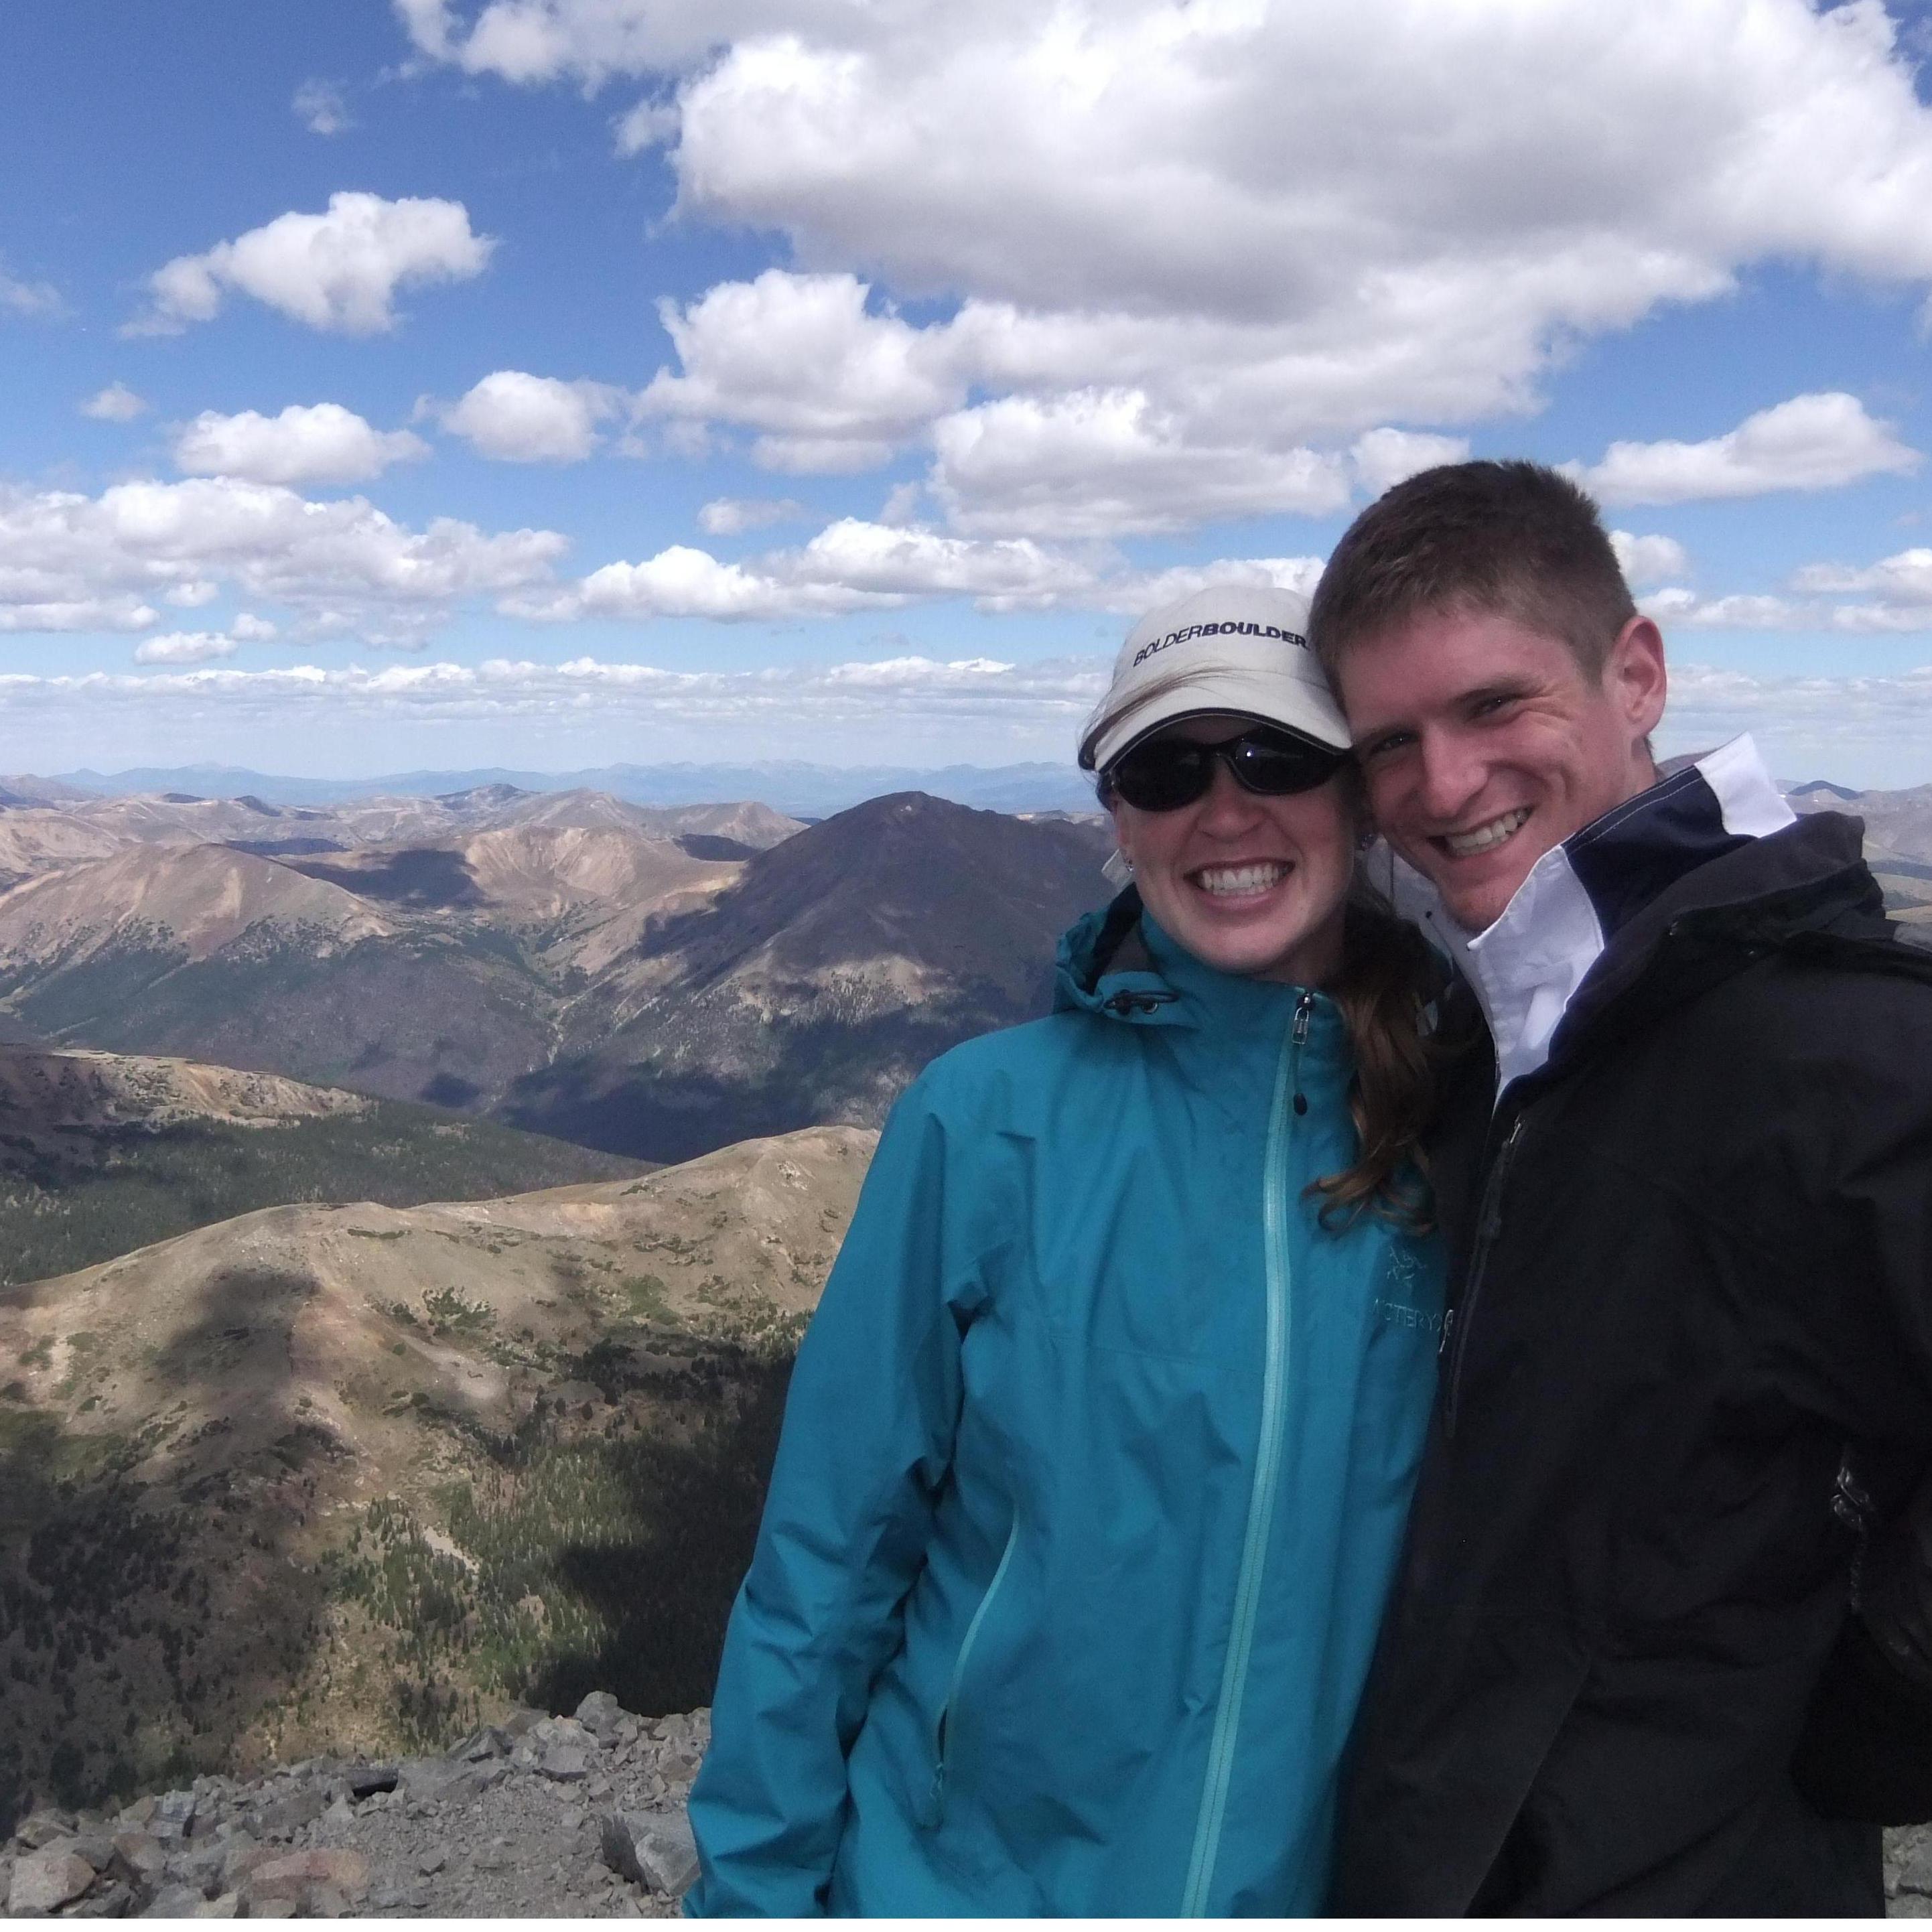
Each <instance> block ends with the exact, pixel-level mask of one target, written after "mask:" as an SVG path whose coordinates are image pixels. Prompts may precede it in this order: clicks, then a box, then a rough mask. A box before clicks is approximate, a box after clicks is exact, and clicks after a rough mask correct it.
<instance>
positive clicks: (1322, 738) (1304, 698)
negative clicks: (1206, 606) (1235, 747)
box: [1080, 671, 1350, 772]
mask: <svg viewBox="0 0 1932 1932" xmlns="http://www.w3.org/2000/svg"><path fill="white" fill-rule="evenodd" d="M1203 682H1205V680H1204V681H1203ZM1209 690H1211V693H1212V695H1211V697H1210V696H1209ZM1209 690H1204V689H1203V688H1202V685H1200V684H1196V685H1193V688H1189V687H1188V686H1187V685H1182V686H1180V687H1178V688H1175V689H1172V690H1168V691H1163V692H1161V693H1160V695H1159V696H1157V697H1151V698H1150V699H1149V700H1148V702H1147V703H1145V704H1142V705H1135V706H1130V708H1129V709H1127V710H1126V711H1125V712H1124V713H1123V714H1122V715H1120V716H1119V717H1117V718H1112V719H1110V720H1109V721H1108V723H1107V724H1106V728H1105V729H1104V730H1101V731H1100V732H1097V733H1095V734H1094V736H1091V737H1090V738H1089V739H1088V740H1087V742H1085V744H1084V745H1082V746H1081V748H1080V763H1081V764H1082V766H1083V767H1084V768H1085V769H1088V770H1089V771H1097V772H1100V771H1105V770H1106V769H1107V767H1108V766H1109V765H1111V764H1112V763H1113V762H1114V761H1115V759H1117V758H1118V757H1121V756H1122V755H1123V754H1125V753H1126V752H1127V751H1131V750H1132V749H1133V748H1134V746H1135V745H1138V744H1139V743H1140V742H1142V739H1146V738H1151V736H1153V735H1154V733H1156V732H1157V731H1159V730H1162V729H1163V727H1165V726H1167V725H1169V724H1178V723H1180V722H1181V721H1182V720H1183V719H1184V718H1254V719H1255V720H1256V721H1258V722H1259V723H1261V724H1277V725H1279V726H1280V727H1281V728H1282V729H1283V730H1285V731H1292V732H1294V733H1295V735H1296V736H1298V737H1302V738H1306V739H1308V740H1309V741H1310V742H1311V743H1313V744H1317V745H1323V746H1325V748H1327V749H1328V750H1330V751H1347V750H1349V748H1350V741H1349V727H1348V725H1347V724H1346V722H1345V721H1343V716H1342V713H1341V711H1340V708H1339V707H1338V706H1337V704H1336V703H1335V701H1334V699H1333V698H1332V697H1329V696H1328V693H1327V692H1326V691H1321V692H1319V693H1318V692H1317V691H1316V689H1315V688H1313V686H1312V685H1307V684H1304V683H1303V682H1301V681H1300V680H1299V679H1297V680H1295V682H1293V683H1292V684H1289V685H1287V686H1286V692H1285V691H1284V680H1283V679H1281V678H1280V677H1279V676H1274V677H1268V676H1242V675H1241V674H1240V673H1229V672H1226V671H1223V672H1220V673H1217V675H1216V676H1215V677H1214V680H1213V682H1212V685H1211V686H1210V687H1209ZM1204 699H1206V700H1208V701H1206V702H1204V701H1203V700H1204Z"/></svg>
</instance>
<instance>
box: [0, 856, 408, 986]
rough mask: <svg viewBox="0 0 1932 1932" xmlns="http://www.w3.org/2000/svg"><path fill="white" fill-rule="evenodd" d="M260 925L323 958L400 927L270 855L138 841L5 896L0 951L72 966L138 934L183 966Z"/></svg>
mask: <svg viewBox="0 0 1932 1932" xmlns="http://www.w3.org/2000/svg"><path fill="white" fill-rule="evenodd" d="M261 926H273V927H274V928H275V929H276V930H277V931H278V932H284V933H286V932H295V931H299V932H302V935H304V939H305V944H306V945H307V946H308V947H309V948H310V950H311V951H312V952H314V953H317V954H318V955H321V954H324V953H327V952H329V951H330V950H337V949H340V948H341V947H347V946H351V945H353V944H355V943H356V941H359V940H362V939H369V938H383V937H387V936H389V935H391V934H392V933H393V932H394V931H395V927H394V926H393V925H392V923H391V922H389V921H388V920H386V919H384V918H383V916H382V915H381V914H380V913H378V912H377V910H375V909H374V907H371V906H370V905H368V904H366V903H365V902H364V901H362V900H360V899H358V898H356V897H354V896H353V895H351V894H350V893H348V892H344V891H343V890H342V889H341V888H340V887H339V886H332V885H330V884H329V883H326V882H324V881H320V880H314V879H309V878H305V877H303V876H302V874H300V873H299V872H296V871H291V870H290V868H288V867H287V866H286V865H278V864H277V863H275V862H274V861H273V860H272V859H263V858H258V857H257V856H254V854H253V853H247V852H237V851H234V850H230V849H229V847H226V846H224V845H184V846H168V845H163V846H152V845H136V846H132V847H128V848H127V849H125V850H122V851H120V852H118V853H115V854H114V855H113V856H111V857H109V858H107V859H101V860H99V861H98V862H95V863H94V864H92V865H77V866H71V867H68V868H65V869H64V870H62V871H58V872H53V873H49V874H45V875H44V876H43V877H39V878H34V879H29V880H27V881H26V883H24V884H21V885H18V886H15V887H13V889H12V890H11V891H10V892H6V893H4V894H0V959H6V960H7V961H8V962H10V963H13V964H14V965H17V967H28V968H30V967H31V966H34V965H51V964H52V963H54V962H60V963H61V964H62V965H71V964H73V963H74V962H76V961H77V960H80V959H86V958H88V957H89V956H92V955H93V954H95V953H99V952H101V951H102V950H104V949H109V948H113V949H115V950H125V949H126V948H127V946H128V945H129V944H130V941H138V942H139V944H140V945H141V946H142V947H144V948H145V950H150V951H153V952H158V953H165V954H168V955H170V956H173V957H175V959H177V960H178V961H179V962H181V963H186V962H190V961H196V960H204V959H209V958H211V957H212V956H214V954H216V953H220V951H222V950H223V949H224V948H226V947H229V946H232V945H233V944H235V942H236V941H238V940H239V939H241V938H242V936H243V935H245V934H246V933H248V932H251V929H255V928H257V927H261Z"/></svg>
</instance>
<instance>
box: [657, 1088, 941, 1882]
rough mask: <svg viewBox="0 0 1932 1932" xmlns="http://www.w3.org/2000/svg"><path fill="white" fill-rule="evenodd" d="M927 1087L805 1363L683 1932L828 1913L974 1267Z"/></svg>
mask: <svg viewBox="0 0 1932 1932" xmlns="http://www.w3.org/2000/svg"><path fill="white" fill-rule="evenodd" d="M925 1087H926V1082H921V1083H919V1085H916V1086H915V1087H914V1088H913V1089H911V1090H910V1091H909V1092H908V1093H907V1094H906V1095H905V1097H904V1098H903V1099H902V1100H901V1102H900V1103H899V1105H898V1107H897V1108H896V1109H895V1110H894V1112H893V1114H892V1118H890V1120H889V1121H888V1123H887V1124H886V1130H885V1132H884V1133H883V1136H881V1137H880V1142H879V1146H878V1151H877V1154H875V1156H874V1159H873V1162H872V1166H871V1172H869V1173H868V1175H867V1177H866V1179H865V1186H864V1188H863V1190H862V1193H861V1194H860V1197H859V1205H858V1208H857V1209H856V1212H855V1213H854V1214H853V1218H852V1223H851V1226H850V1229H849V1230H848V1231H847V1234H846V1237H845V1240H844V1245H843V1247H842V1248H841V1250H840V1253H839V1256H838V1262H837V1264H836V1265H835V1267H834V1268H833V1269H832V1274H831V1277H830V1279H829V1280H828V1281H827V1283H826V1288H825V1292H824V1294H823V1297H822V1298H821V1299H820V1304H819V1307H818V1310H817V1313H816V1314H815V1315H814V1316H813V1318H812V1320H811V1326H810V1328H809V1329H808V1331H807V1332H806V1334H805V1340H804V1341H803V1343H802V1344H801V1346H800V1347H799V1355H798V1361H797V1365H796V1368H795V1369H794V1370H793V1376H792V1382H791V1388H790V1395H789V1397H788V1400H787V1403H786V1408H785V1418H784V1427H783V1430H781V1435H780V1439H779V1445H778V1457H777V1461H776V1463H775V1466H774V1469H773V1471H772V1482H771V1487H770V1490H769V1492H768V1493H767V1496H766V1502H765V1512H764V1518H763V1523H762V1524H761V1525H760V1529H759V1532H758V1540H757V1548H756V1550H755V1553H754V1556H753V1557H752V1560H751V1570H750V1572H749V1574H748V1575H747V1577H745V1582H744V1585H743V1587H742V1589H740V1591H739V1595H738V1599H737V1602H736V1605H735V1606H734V1607H733V1610H732V1613H731V1619H730V1626H729V1628H728V1630H727V1634H726V1637H725V1640H724V1656H723V1659H722V1661H721V1664H720V1667H719V1671H718V1688H717V1692H716V1695H715V1700H714V1703H713V1706H712V1737H711V1745H710V1748H709V1752H708V1753H707V1754H706V1759H705V1762H704V1766H703V1770H702V1772H701V1773H700V1776H699V1778H698V1780H697V1784H696V1786H695V1787H694V1790H693V1791H692V1793H691V1826H692V1829H693V1831H694V1834H695V1836H696V1838H697V1848H698V1855H699V1859H700V1866H701V1876H700V1879H699V1880H698V1882H697V1885H695V1886H694V1888H693V1889H692V1891H691V1893H690V1894H689V1895H688V1897H687V1898H686V1900H685V1912H686V1914H687V1915H689V1916H694V1917H711V1916H723V1917H767V1916H777V1917H805V1916H810V1915H818V1914H821V1913H823V1912H824V1910H825V1909H826V1888H827V1885H828V1882H829V1879H830V1876H831V1872H832V1861H833V1859H834V1858H835V1855H836V1854H837V1852H838V1843H839V1838H840V1836H841V1832H842V1831H843V1829H844V1820H845V1812H846V1806H847V1787H846V1772H845V1760H846V1755H847V1752H848V1751H850V1748H851V1746H852V1742H853V1739H854V1737H855V1736H856V1735H857V1733H858V1730H859V1725H860V1724H861V1722H862V1720H863V1718H864V1716H865V1709H866V1706H867V1703H868V1697H869V1694H870V1692H871V1686H872V1684H873V1682H874V1679H875V1678H876V1677H877V1675H878V1673H879V1672H880V1670H882V1669H883V1667H884V1666H885V1665H886V1663H887V1662H889V1661H890V1659H891V1658H892V1655H893V1654H894V1653H895V1651H896V1650H897V1649H898V1645H899V1642H900V1637H901V1622H902V1605H903V1603H904V1598H905V1596H906V1593H907V1591H908V1590H909V1589H910V1588H911V1586H912V1585H913V1582H914V1580H915V1579H916V1577H917V1576H918V1574H919V1570H920V1568H921V1566H922V1563H923V1561H924V1558H925V1553H926V1544H927V1541H928V1538H929V1532H930V1529H931V1525H932V1509H933V1505H934V1501H935V1493H936V1492H937V1490H938V1487H939V1486H940V1484H941V1481H942V1480H943V1478H944V1475H945V1473H946V1471H947V1467H948V1465H949V1463H950V1460H951V1456H952V1450H953V1433H954V1430H955V1426H956V1421H957V1417H958V1413H959V1400H960V1367H959V1352H960V1343H961V1338H962V1333H963V1328H964V1325H965V1321H966V1319H968V1313H970V1304H971V1295H972V1286H971V1276H972V1274H973V1270H972V1268H971V1258H970V1256H968V1258H967V1259H966V1260H965V1262H963V1263H962V1265H958V1266H956V1265H954V1263H953V1260H952V1259H950V1258H949V1251H950V1250H953V1249H955V1248H958V1247H961V1246H962V1244H960V1243H959V1242H958V1241H956V1239H955V1238H953V1236H952V1235H951V1234H950V1231H949V1225H948V1204H947V1198H946V1196H947V1187H946V1161H947V1136H946V1133H945V1130H944V1126H943V1124H941V1121H939V1120H938V1118H935V1115H934V1113H933V1112H932V1109H930V1107H929V1106H927V1105H926V1103H925V1097H924V1089H925Z"/></svg>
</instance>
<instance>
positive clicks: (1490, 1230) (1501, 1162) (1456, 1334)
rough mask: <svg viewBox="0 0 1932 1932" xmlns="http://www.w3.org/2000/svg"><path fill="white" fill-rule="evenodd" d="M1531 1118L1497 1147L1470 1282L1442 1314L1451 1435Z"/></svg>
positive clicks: (1446, 1422)
mask: <svg viewBox="0 0 1932 1932" xmlns="http://www.w3.org/2000/svg"><path fill="white" fill-rule="evenodd" d="M1528 1119H1529V1109H1527V1108H1525V1109H1523V1112H1521V1113H1520V1114H1519V1115H1517V1117H1516V1119H1515V1120H1514V1122H1513V1123H1512V1124H1511V1127H1510V1130H1509V1133H1508V1136H1506V1137H1505V1139H1504V1142H1503V1144H1502V1146H1501V1147H1500V1148H1498V1149H1497V1151H1496V1161H1495V1163H1494V1164H1493V1166H1491V1168H1490V1178H1489V1180H1488V1181H1487V1183H1485V1184H1484V1188H1483V1205H1482V1208H1481V1213H1480V1214H1478V1217H1477V1221H1476V1245H1475V1250H1474V1252H1473V1253H1472V1254H1471V1255H1470V1257H1469V1286H1467V1287H1466V1288H1465V1289H1463V1294H1462V1298H1461V1299H1460V1301H1458V1302H1457V1304H1456V1306H1455V1307H1454V1308H1452V1309H1451V1310H1449V1312H1448V1313H1447V1314H1446V1315H1445V1316H1444V1317H1443V1318H1442V1349H1444V1350H1448V1349H1450V1348H1451V1343H1452V1341H1453V1343H1454V1352H1453V1353H1452V1354H1451V1355H1450V1358H1449V1388H1448V1394H1447V1395H1446V1397H1445V1398H1444V1401H1443V1408H1442V1426H1443V1430H1444V1433H1445V1434H1447V1435H1449V1436H1454V1434H1455V1433H1456V1408H1457V1402H1458V1400H1460V1397H1461V1394H1462V1388H1463V1356H1464V1355H1466V1353H1467V1352H1468V1350H1469V1325H1470V1324H1471V1322H1472V1321H1473V1320H1474V1319H1475V1313H1476V1301H1477V1298H1478V1296H1479V1295H1481V1293H1482V1289H1483V1277H1484V1274H1485V1273H1486V1272H1487V1269H1488V1268H1489V1263H1490V1249H1491V1248H1492V1247H1493V1246H1494V1245H1495V1243H1496V1234H1497V1231H1498V1230H1499V1229H1500V1228H1501V1227H1502V1208H1503V1186H1504V1184H1505V1182H1506V1181H1508V1178H1509V1171H1510V1166H1511V1163H1512V1162H1513V1161H1514V1160H1515V1158H1516V1152H1517V1148H1518V1147H1519V1146H1520V1145H1521V1144H1522V1141H1523V1123H1524V1121H1526V1120H1528Z"/></svg>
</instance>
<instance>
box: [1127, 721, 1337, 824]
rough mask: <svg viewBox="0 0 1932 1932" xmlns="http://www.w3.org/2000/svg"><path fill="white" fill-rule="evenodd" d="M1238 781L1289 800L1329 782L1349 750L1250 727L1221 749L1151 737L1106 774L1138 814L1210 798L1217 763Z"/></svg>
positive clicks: (1189, 740) (1270, 726)
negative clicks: (1206, 797) (1222, 765)
mask: <svg viewBox="0 0 1932 1932" xmlns="http://www.w3.org/2000/svg"><path fill="white" fill-rule="evenodd" d="M1217 759H1219V760H1220V762H1221V763H1223V764H1224V765H1226V766H1227V768H1228V769H1229V771H1231V772H1233V773H1234V775H1235V782H1236V783H1237V784H1239V785H1241V787H1243V788H1244V790H1248V791H1251V792H1254V793H1257V794H1258V795H1259V796H1261V797H1262V798H1286V797H1289V796H1292V794H1293V793H1296V792H1298V791H1313V790H1314V789H1315V788H1316V786H1317V785H1322V784H1327V783H1328V781H1329V780H1330V779H1331V778H1333V777H1334V775H1335V774H1336V773H1337V772H1339V771H1340V769H1342V767H1343V766H1344V765H1345V764H1346V763H1348V761H1349V754H1348V753H1347V752H1346V751H1337V750H1336V749H1335V748H1334V746H1332V745H1318V744H1317V743H1316V742H1315V740H1314V739H1313V738H1304V737H1302V736H1301V735H1300V734H1299V733H1297V732H1294V731H1289V730H1284V729H1283V727H1281V726H1280V725H1278V724H1250V726H1249V727H1248V728H1247V730H1245V731H1244V732H1241V733H1240V734H1239V735H1238V736H1235V737H1232V738H1223V739H1222V740H1221V742H1220V743H1219V744H1217V745H1204V744H1201V743H1199V742H1196V740H1195V739H1192V738H1150V739H1147V740H1146V741H1145V742H1144V743H1142V744H1139V745H1135V746H1134V748H1133V749H1132V750H1131V751H1124V752H1123V753H1122V754H1121V756H1120V757H1118V758H1116V759H1115V760H1114V762H1113V763H1112V764H1111V765H1109V766H1108V767H1107V769H1106V771H1105V772H1103V773H1102V774H1101V778H1102V782H1103V786H1104V787H1105V789H1106V791H1107V793H1109V796H1113V797H1117V798H1123V799H1126V800H1127V803H1128V804H1130V805H1132V806H1133V808H1135V810H1136V811H1179V810H1180V808H1181V807H1182V806H1183V805H1192V804H1193V802H1194V801H1195V800H1196V799H1198V798H1200V797H1202V796H1205V793H1206V792H1207V790H1208V787H1209V786H1210V785H1211V784H1213V783H1214V764H1215V760H1217Z"/></svg>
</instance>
